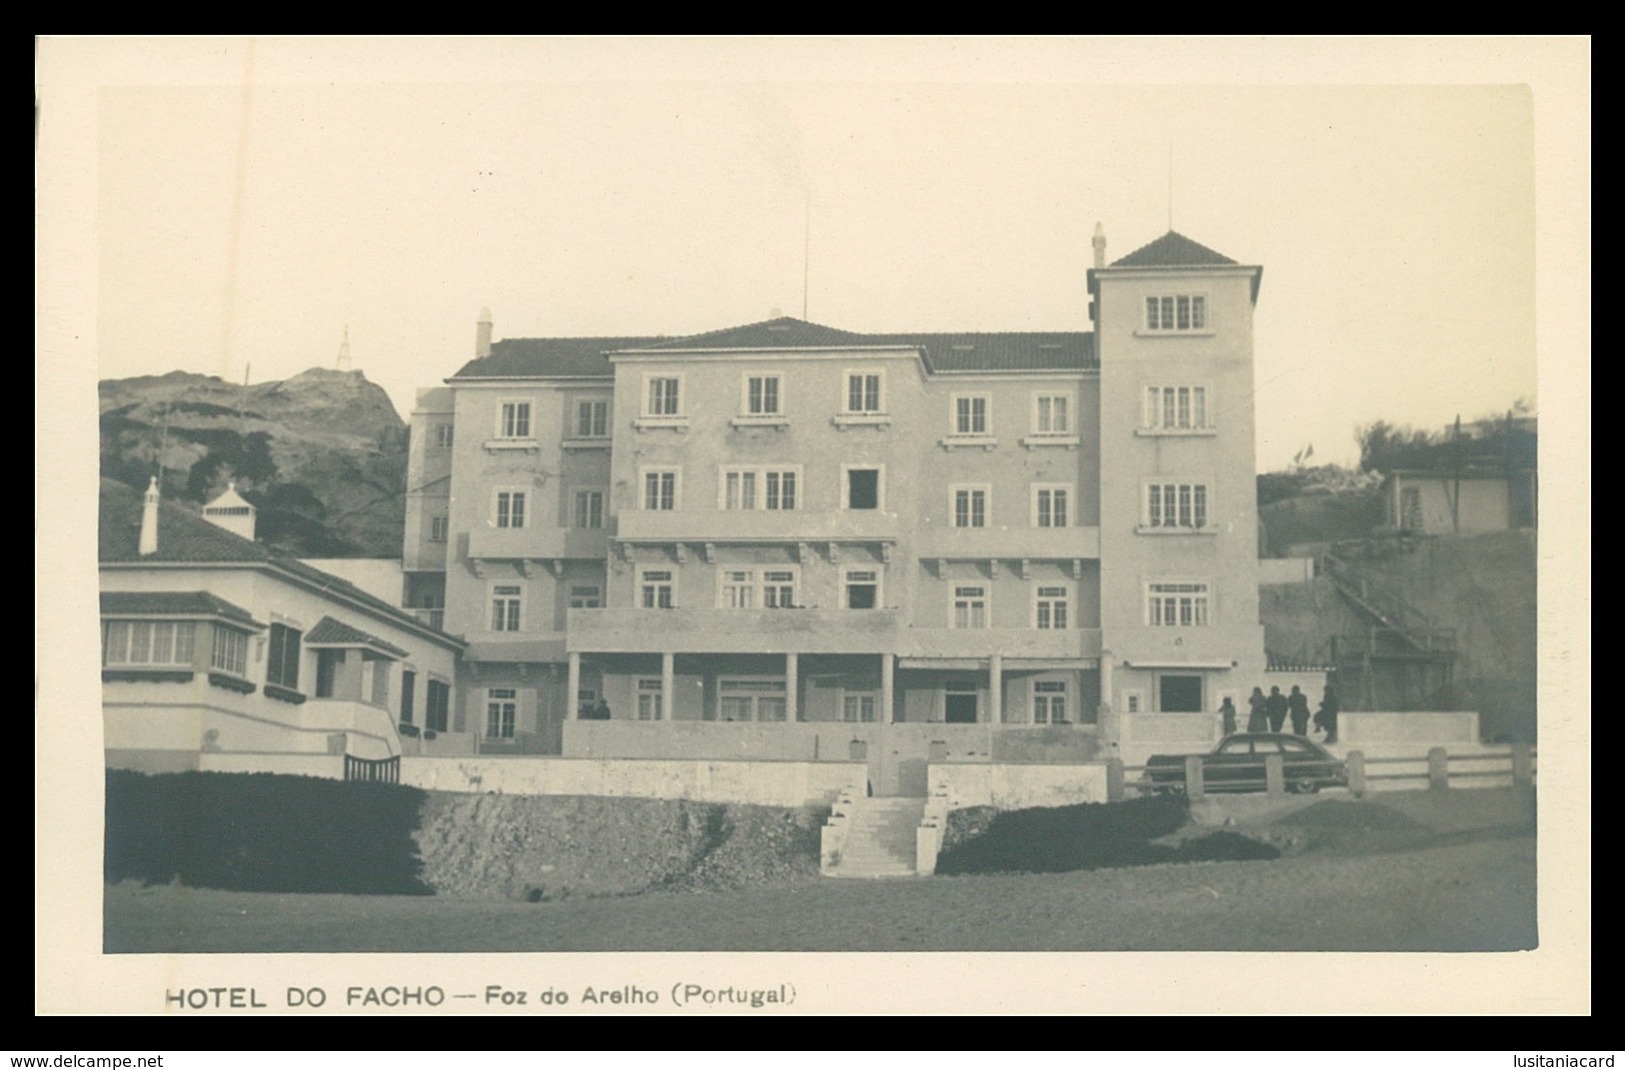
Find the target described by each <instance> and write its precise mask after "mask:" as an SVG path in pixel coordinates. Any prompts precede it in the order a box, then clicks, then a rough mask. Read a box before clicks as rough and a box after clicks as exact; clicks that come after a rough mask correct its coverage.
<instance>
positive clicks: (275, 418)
mask: <svg viewBox="0 0 1625 1070" xmlns="http://www.w3.org/2000/svg"><path fill="white" fill-rule="evenodd" d="M98 392H99V395H100V410H101V473H102V475H103V476H104V477H108V478H111V479H115V480H117V481H119V482H121V483H125V484H128V485H129V486H132V487H145V486H146V485H147V481H148V479H149V478H151V476H152V475H153V474H154V473H155V472H156V471H157V470H158V467H159V461H160V454H161V455H162V457H161V460H162V468H163V474H164V493H165V496H166V497H167V498H168V499H169V500H170V501H172V502H181V503H191V504H193V505H201V504H202V503H203V502H205V501H207V500H209V499H210V498H212V497H214V496H215V495H216V494H218V493H220V491H222V490H224V489H225V486H226V483H227V482H228V481H230V480H235V481H236V483H237V489H238V491H239V492H240V493H242V495H243V496H244V497H245V498H247V499H248V500H249V501H251V502H253V503H254V505H255V506H257V507H258V509H259V537H260V540H261V541H263V542H265V543H267V544H268V545H270V546H273V547H275V548H277V549H279V550H283V551H286V552H288V553H291V554H296V555H300V556H313V557H399V556H400V552H401V531H402V526H403V522H404V515H405V501H404V491H405V486H406V426H405V424H404V423H402V421H401V418H400V416H399V415H398V414H397V413H396V412H395V407H394V405H392V404H391V403H390V400H389V395H387V394H386V393H385V392H384V390H383V388H382V387H379V386H377V385H376V384H374V383H371V382H369V381H368V380H367V377H366V376H365V375H363V374H362V373H361V372H358V371H331V370H327V369H320V368H313V369H311V370H310V371H307V372H302V373H300V374H299V375H296V376H294V377H293V378H291V379H286V380H283V381H281V382H271V383H255V384H253V385H252V386H241V385H239V384H235V383H228V382H226V381H225V380H223V379H220V378H218V377H217V376H211V375H197V374H194V373H191V372H179V371H177V372H170V373H169V374H167V375H157V376H142V377H139V378H135V379H106V380H103V381H102V382H101V383H100V384H99V387H98Z"/></svg>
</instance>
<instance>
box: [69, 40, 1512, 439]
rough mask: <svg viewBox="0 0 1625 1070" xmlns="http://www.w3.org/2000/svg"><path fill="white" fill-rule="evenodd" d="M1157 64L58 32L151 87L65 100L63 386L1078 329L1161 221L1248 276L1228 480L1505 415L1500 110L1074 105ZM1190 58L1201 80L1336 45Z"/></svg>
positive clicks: (1120, 54) (403, 395)
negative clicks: (68, 339)
mask: <svg viewBox="0 0 1625 1070" xmlns="http://www.w3.org/2000/svg"><path fill="white" fill-rule="evenodd" d="M1164 43H1165V44H1166V46H1167V47H1166V48H1165V49H1163V50H1161V52H1157V51H1154V50H1151V51H1148V50H1146V49H1145V48H1143V47H1142V46H1143V45H1144V44H1146V42H1137V41H1119V42H1117V43H1116V47H1115V49H1114V48H1112V47H1109V46H1110V45H1111V42H1088V41H1082V40H1073V41H1067V40H1064V39H1063V40H1060V41H1053V42H1052V41H1038V40H1027V39H1015V40H1001V39H929V40H923V41H918V42H915V45H916V46H917V47H908V46H907V42H896V41H889V40H874V39H857V40H843V39H798V40H788V41H787V40H778V39H771V40H751V39H744V40H732V41H706V40H680V39H679V40H664V41H653V40H644V39H623V40H607V41H606V40H592V39H564V40H557V41H542V40H528V41H495V42H485V43H484V44H485V45H486V47H479V46H480V45H481V44H482V43H481V42H477V41H471V40H467V39H453V40H445V39H411V40H384V41H363V40H355V39H306V38H292V39H287V38H272V39H256V40H254V41H252V42H250V41H248V40H247V39H219V40H215V39H180V40H174V39H167V40H148V41H145V44H144V47H145V48H147V49H149V50H150V51H151V52H152V54H151V55H143V54H142V52H141V48H138V47H137V46H138V45H142V44H143V42H142V40H140V39H137V40H135V41H111V42H96V41H88V42H81V44H82V45H83V47H85V48H86V49H92V48H95V47H101V48H104V49H106V50H108V52H109V53H110V55H109V59H110V60H117V61H125V62H131V61H133V60H134V59H135V58H142V59H145V60H148V61H150V62H152V63H154V64H155V65H157V67H158V70H157V71H156V72H154V73H155V74H156V75H161V76H162V77H161V79H155V80H159V81H161V84H144V83H141V82H136V81H132V82H130V83H129V84H104V85H102V86H101V87H100V90H99V94H98V99H97V120H98V124H97V137H96V139H95V140H96V144H95V148H96V150H97V151H96V153H95V154H94V160H93V165H94V172H93V174H94V180H95V193H94V204H95V210H96V220H95V224H94V226H95V234H96V238H97V253H96V261H95V265H96V283H97V286H98V294H99V298H98V304H97V310H96V311H97V316H96V328H97V333H96V361H97V375H98V377H102V378H124V377H128V376H134V375H144V374H159V373H163V372H166V371H170V370H173V369H177V368H178V369H184V370H187V371H195V372H203V373H208V374H213V375H219V376H221V377H223V378H226V379H227V380H229V381H242V380H243V379H244V377H245V376H247V377H248V378H250V379H251V380H252V381H254V382H261V381H266V380H270V379H281V378H285V377H287V376H289V375H293V374H296V373H298V372H299V371H302V370H304V369H306V368H309V367H313V366H327V367H331V366H333V365H334V362H335V360H336V358H337V356H338V352H339V347H340V343H341V340H342V339H343V337H344V335H345V332H346V330H347V331H348V337H349V352H350V358H351V362H352V366H353V367H355V368H358V369H360V370H362V371H363V372H365V373H366V375H367V376H368V378H370V379H372V380H373V381H375V382H377V383H379V384H380V385H382V386H383V387H384V388H385V389H386V390H387V391H388V392H389V393H390V396H391V398H392V399H393V400H394V402H395V405H396V407H397V409H398V410H399V411H400V412H401V413H402V414H403V416H404V415H406V414H407V413H409V412H410V408H411V405H412V399H413V397H414V395H415V392H416V390H417V389H419V388H422V387H427V386H433V385H436V384H438V383H439V382H440V381H441V380H443V379H444V378H446V377H447V376H449V375H451V374H453V373H454V372H455V371H456V370H457V369H458V367H459V366H461V364H463V363H464V362H465V361H466V360H468V359H470V358H471V357H472V355H473V338H474V323H475V320H476V318H477V316H478V313H479V310H480V309H481V308H482V307H489V308H490V309H491V310H492V312H493V318H494V321H495V335H496V337H497V338H499V339H500V338H504V337H528V336H536V335H596V334H608V335H616V334H620V335H626V334H668V335H677V334H688V333H696V332H700V331H707V330H713V329H717V328H721V327H726V326H732V325H736V324H740V323H749V322H755V321H758V320H762V319H766V318H768V317H769V316H770V315H772V314H773V313H774V312H775V311H776V310H777V311H781V312H783V313H785V314H789V315H797V316H799V315H801V314H802V311H803V309H804V308H805V310H806V312H807V318H809V319H811V320H813V321H815V322H818V323H824V324H828V325H831V326H835V327H840V328H844V329H848V330H855V331H876V332H894V331H909V330H919V331H949V330H964V331H976V330H982V331H998V330H1083V329H1087V327H1088V319H1087V313H1086V292H1085V272H1086V270H1087V269H1088V267H1089V266H1090V263H1091V256H1092V251H1091V247H1090V240H1089V239H1090V235H1091V233H1092V231H1093V228H1094V226H1095V224H1096V223H1097V222H1098V223H1100V224H1102V225H1103V227H1104V228H1105V233H1106V236H1107V239H1108V259H1115V258H1116V257H1118V256H1122V255H1124V254H1126V253H1128V252H1130V251H1132V250H1133V249H1135V248H1137V247H1139V246H1140V245H1143V244H1145V243H1146V242H1149V241H1151V240H1153V239H1154V238H1156V237H1158V236H1159V235H1161V234H1162V233H1164V232H1165V231H1166V230H1168V229H1169V224H1170V220H1171V222H1172V226H1173V229H1176V230H1178V231H1180V232H1181V233H1183V234H1185V235H1187V236H1189V237H1191V238H1193V239H1195V240H1197V241H1199V242H1202V243H1203V244H1205V245H1208V246H1210V247H1212V248H1214V249H1216V250H1218V251H1219V252H1221V253H1224V254H1225V255H1228V256H1230V257H1232V258H1233V259H1236V260H1238V261H1241V262H1243V263H1247V264H1259V265H1262V266H1263V268H1264V277H1263V288H1262V291H1261V294H1260V298H1259V302H1258V307H1257V317H1256V323H1255V330H1256V343H1255V359H1256V382H1257V401H1258V428H1257V456H1258V463H1259V467H1260V469H1261V470H1274V469H1278V468H1281V467H1284V466H1286V465H1288V464H1290V463H1291V461H1292V459H1293V457H1294V455H1295V454H1297V453H1298V451H1300V450H1302V449H1304V448H1305V447H1306V446H1311V445H1312V446H1313V447H1314V458H1315V460H1316V462H1324V463H1330V462H1339V463H1352V462H1354V461H1355V460H1356V459H1357V454H1358V448H1357V445H1356V442H1355V438H1354V430H1355V428H1356V427H1357V426H1359V425H1363V424H1366V423H1369V422H1370V421H1372V420H1375V419H1379V418H1381V419H1386V420H1389V421H1392V422H1396V423H1401V424H1412V425H1416V426H1422V427H1442V426H1444V425H1445V424H1447V423H1448V422H1450V421H1451V420H1452V419H1453V418H1454V417H1455V416H1456V415H1458V414H1460V415H1462V416H1463V417H1464V418H1466V419H1472V418H1474V417H1477V416H1482V415H1487V414H1491V413H1495V412H1504V411H1505V410H1506V409H1507V408H1508V407H1509V406H1511V405H1512V404H1514V402H1516V401H1518V400H1519V399H1524V400H1525V401H1527V402H1529V403H1530V404H1533V405H1534V406H1535V407H1537V408H1538V404H1539V402H1538V390H1537V383H1536V352H1537V344H1536V334H1535V319H1534V313H1535V304H1534V293H1535V284H1536V283H1535V280H1536V272H1535V263H1536V259H1535V258H1536V245H1535V243H1536V230H1535V221H1536V209H1535V204H1536V190H1535V122H1534V118H1535V101H1534V96H1533V94H1532V92H1531V91H1530V88H1529V86H1528V85H1517V84H1438V85H1405V86H1399V87H1395V86H1392V85H1370V86H1360V85H1349V84H1337V85H1313V84H1245V85H1242V84H1228V85H1227V84H1145V83H1143V82H1142V83H1140V84H1099V80H1100V79H1101V78H1102V77H1103V76H1108V75H1113V74H1116V75H1117V76H1118V78H1119V79H1122V78H1124V77H1127V76H1128V75H1132V74H1133V73H1134V72H1135V71H1136V70H1143V69H1144V64H1145V63H1146V62H1147V61H1148V60H1149V61H1152V62H1153V63H1154V64H1155V65H1154V66H1153V67H1152V68H1151V69H1150V70H1148V71H1146V72H1145V73H1148V74H1157V73H1158V72H1159V71H1160V72H1161V74H1162V76H1163V77H1169V75H1170V72H1171V70H1172V65H1173V64H1177V63H1178V61H1179V55H1178V52H1179V51H1180V49H1181V48H1185V47H1186V46H1187V45H1188V44H1189V43H1188V42H1180V41H1178V40H1171V41H1168V42H1164ZM1218 44H1219V45H1221V46H1225V47H1221V48H1219V49H1218V51H1221V52H1222V51H1226V50H1228V51H1229V52H1230V53H1233V54H1236V55H1240V56H1241V57H1242V58H1243V59H1245V60H1247V61H1248V62H1243V63H1239V64H1237V65H1236V66H1235V67H1233V68H1221V69H1223V70H1225V71H1227V72H1228V73H1229V75H1230V80H1234V78H1235V76H1236V75H1237V74H1238V73H1246V72H1249V71H1251V72H1252V73H1253V75H1254V76H1255V77H1256V76H1257V75H1258V74H1259V72H1265V71H1267V72H1268V74H1269V75H1270V76H1272V77H1276V78H1278V77H1280V76H1281V75H1290V74H1291V71H1292V69H1293V66H1294V65H1297V66H1304V67H1308V68H1311V69H1313V70H1316V71H1322V70H1323V68H1324V66H1325V65H1324V64H1323V63H1317V62H1316V60H1317V57H1318V58H1321V59H1325V58H1327V57H1332V58H1335V57H1336V56H1337V55H1341V54H1342V52H1347V53H1348V54H1349V57H1350V58H1358V55H1359V53H1360V52H1361V51H1362V49H1361V48H1360V47H1359V42H1357V41H1350V42H1347V43H1346V44H1345V48H1344V49H1343V50H1340V51H1339V50H1334V51H1333V52H1329V53H1325V55H1322V53H1323V52H1325V50H1326V49H1328V48H1330V46H1331V45H1333V44H1335V42H1292V41H1280V42H1275V43H1274V44H1273V45H1268V46H1267V47H1266V46H1265V45H1259V46H1258V47H1256V48H1255V49H1254V50H1253V51H1248V46H1249V42H1247V41H1235V40H1233V41H1230V42H1228V44H1226V43H1225V42H1219V43H1218ZM752 46H754V47H752ZM1365 51H1368V52H1370V53H1371V54H1372V55H1379V54H1383V50H1382V49H1379V48H1377V47H1376V46H1375V44H1373V45H1371V46H1369V47H1368V48H1367V49H1365ZM1443 51H1447V50H1446V49H1444V46H1443V45H1441V46H1440V49H1436V50H1434V52H1436V53H1438V54H1430V53H1429V52H1428V50H1426V49H1422V50H1421V53H1420V55H1419V56H1418V57H1417V58H1416V61H1415V68H1416V69H1417V70H1427V69H1429V67H1428V63H1427V62H1426V61H1441V62H1442V60H1443V58H1445V57H1444V56H1443ZM1212 52H1214V50H1213V49H1202V50H1199V51H1198V52H1197V53H1196V54H1199V55H1201V56H1202V58H1203V61H1204V63H1205V64H1206V65H1207V66H1209V67H1212V65H1213V61H1214V60H1215V59H1220V58H1222V57H1220V56H1218V55H1213V54H1210V53H1212ZM1113 61H1115V62H1116V63H1117V65H1118V66H1117V67H1113V66H1112V65H1111V63H1112V62H1113ZM1136 64H1138V65H1139V66H1135V65H1136ZM1120 68H1121V69H1120ZM1440 69H1442V70H1446V73H1448V71H1447V68H1445V67H1441V68H1440ZM1188 73H1189V74H1192V75H1201V74H1202V73H1203V64H1196V65H1194V66H1192V67H1191V68H1190V71H1189V72H1188ZM177 75H178V76H177ZM1259 80H1260V81H1265V80H1266V79H1263V78H1260V79H1259ZM1091 82H1095V83H1096V84H1090V83H1091ZM48 118H49V116H47V119H48Z"/></svg>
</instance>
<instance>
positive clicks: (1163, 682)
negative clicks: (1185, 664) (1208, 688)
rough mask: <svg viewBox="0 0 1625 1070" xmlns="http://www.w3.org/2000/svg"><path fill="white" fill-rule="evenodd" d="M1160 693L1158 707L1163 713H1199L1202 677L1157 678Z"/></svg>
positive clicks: (1200, 708) (1200, 710)
mask: <svg viewBox="0 0 1625 1070" xmlns="http://www.w3.org/2000/svg"><path fill="white" fill-rule="evenodd" d="M1157 684H1158V690H1159V691H1160V693H1161V699H1160V703H1159V705H1158V709H1159V710H1161V712H1163V713H1201V712H1202V678H1201V677H1200V676H1163V677H1162V678H1161V679H1159V680H1158V682H1157Z"/></svg>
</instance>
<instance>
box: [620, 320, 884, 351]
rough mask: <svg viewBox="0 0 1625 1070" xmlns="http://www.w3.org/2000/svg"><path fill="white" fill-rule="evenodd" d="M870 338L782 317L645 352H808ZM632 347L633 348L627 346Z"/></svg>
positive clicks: (659, 345) (660, 345) (667, 342)
mask: <svg viewBox="0 0 1625 1070" xmlns="http://www.w3.org/2000/svg"><path fill="white" fill-rule="evenodd" d="M874 344H875V341H874V339H873V338H872V337H870V336H869V335H863V334H855V333H853V332H852V331H843V330H841V329H840V328H838V327H825V326H824V325H823V324H821V323H808V322H807V321H806V320H798V319H794V318H792V317H790V316H780V317H779V318H778V319H772V320H764V321H763V322H761V323H747V324H746V325H745V326H743V327H726V328H724V329H722V330H720V331H707V332H706V333H705V334H691V335H689V336H688V337H686V338H667V339H665V340H664V341H661V342H657V343H655V344H654V345H651V346H644V347H642V348H645V349H806V348H818V347H821V346H864V345H874ZM628 348H632V347H628Z"/></svg>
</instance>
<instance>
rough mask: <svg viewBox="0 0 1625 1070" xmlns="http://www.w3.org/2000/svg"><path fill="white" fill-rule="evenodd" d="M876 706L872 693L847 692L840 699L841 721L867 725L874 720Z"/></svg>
mask: <svg viewBox="0 0 1625 1070" xmlns="http://www.w3.org/2000/svg"><path fill="white" fill-rule="evenodd" d="M876 705H877V703H876V702H875V696H874V694H873V693H867V694H853V693H851V692H847V694H846V695H844V696H843V697H842V699H841V720H843V721H850V722H853V723H863V724H867V723H869V722H871V721H873V720H874V719H875V707H876Z"/></svg>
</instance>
